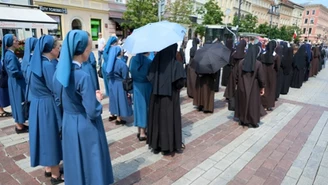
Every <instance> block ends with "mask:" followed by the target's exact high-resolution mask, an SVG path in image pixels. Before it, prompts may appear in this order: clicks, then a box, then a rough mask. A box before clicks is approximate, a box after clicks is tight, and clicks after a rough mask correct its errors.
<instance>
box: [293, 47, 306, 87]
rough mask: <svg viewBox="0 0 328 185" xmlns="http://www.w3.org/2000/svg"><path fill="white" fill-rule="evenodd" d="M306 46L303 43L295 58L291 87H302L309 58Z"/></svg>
mask: <svg viewBox="0 0 328 185" xmlns="http://www.w3.org/2000/svg"><path fill="white" fill-rule="evenodd" d="M305 47H306V46H305V45H302V46H301V47H300V48H299V49H298V51H297V52H296V53H295V55H294V58H293V64H292V66H293V76H292V80H291V83H290V87H292V88H301V87H302V85H303V81H304V75H305V70H306V60H307V59H306V57H307V56H306V48H305Z"/></svg>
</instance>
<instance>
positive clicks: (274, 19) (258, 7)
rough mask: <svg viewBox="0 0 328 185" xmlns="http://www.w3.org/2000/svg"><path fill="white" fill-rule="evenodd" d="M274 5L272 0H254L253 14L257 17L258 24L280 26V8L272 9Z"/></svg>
mask: <svg viewBox="0 0 328 185" xmlns="http://www.w3.org/2000/svg"><path fill="white" fill-rule="evenodd" d="M279 3H280V2H278V3H277V4H279ZM273 4H274V1H272V0H253V3H252V13H253V15H255V16H257V19H258V24H264V23H268V24H270V23H271V25H273V26H279V8H277V7H272V5H273Z"/></svg>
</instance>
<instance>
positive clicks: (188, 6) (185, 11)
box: [165, 0, 194, 25]
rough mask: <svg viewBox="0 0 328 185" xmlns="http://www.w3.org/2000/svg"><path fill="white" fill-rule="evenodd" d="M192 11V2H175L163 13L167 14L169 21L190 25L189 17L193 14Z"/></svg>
mask: <svg viewBox="0 0 328 185" xmlns="http://www.w3.org/2000/svg"><path fill="white" fill-rule="evenodd" d="M193 9H194V7H193V1H192V0H176V1H174V2H173V3H171V4H169V5H168V6H167V8H166V10H165V11H166V12H167V13H168V14H169V16H168V20H169V21H171V22H176V23H180V24H187V25H190V24H191V21H190V15H192V14H193V13H194V12H193Z"/></svg>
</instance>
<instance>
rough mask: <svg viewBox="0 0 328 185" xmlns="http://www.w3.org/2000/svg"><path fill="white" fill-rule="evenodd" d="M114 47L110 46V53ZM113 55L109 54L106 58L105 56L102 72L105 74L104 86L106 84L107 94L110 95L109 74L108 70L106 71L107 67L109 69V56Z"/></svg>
mask: <svg viewBox="0 0 328 185" xmlns="http://www.w3.org/2000/svg"><path fill="white" fill-rule="evenodd" d="M111 49H113V47H110V48H109V52H108V53H111V52H110V50H111ZM110 57H111V56H108V57H106V58H105V56H104V62H103V64H102V68H101V69H102V74H103V80H104V86H105V90H106V96H109V87H108V83H109V82H108V76H107V72H106V69H107V64H108V58H110Z"/></svg>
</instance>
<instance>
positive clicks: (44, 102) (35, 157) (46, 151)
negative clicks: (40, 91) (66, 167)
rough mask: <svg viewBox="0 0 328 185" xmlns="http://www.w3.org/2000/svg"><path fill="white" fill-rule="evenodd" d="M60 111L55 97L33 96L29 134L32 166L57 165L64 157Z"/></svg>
mask: <svg viewBox="0 0 328 185" xmlns="http://www.w3.org/2000/svg"><path fill="white" fill-rule="evenodd" d="M60 122H61V120H60V112H59V109H58V107H57V106H56V104H55V101H54V99H53V97H45V98H42V99H37V98H34V97H31V104H30V115H29V136H30V154H31V166H32V167H35V166H39V165H41V166H56V165H58V164H59V162H60V161H61V160H62V159H63V157H62V146H61V140H60V137H59V124H60Z"/></svg>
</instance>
